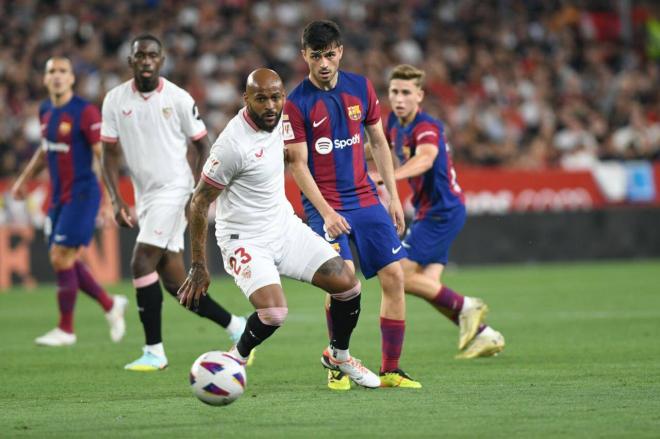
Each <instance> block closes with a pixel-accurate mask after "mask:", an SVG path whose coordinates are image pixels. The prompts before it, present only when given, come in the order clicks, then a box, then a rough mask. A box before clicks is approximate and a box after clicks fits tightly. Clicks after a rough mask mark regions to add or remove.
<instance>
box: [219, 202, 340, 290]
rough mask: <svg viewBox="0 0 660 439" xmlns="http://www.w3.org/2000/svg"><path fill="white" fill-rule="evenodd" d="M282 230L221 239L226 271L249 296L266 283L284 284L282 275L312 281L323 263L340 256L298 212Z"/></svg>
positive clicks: (220, 243) (220, 244)
mask: <svg viewBox="0 0 660 439" xmlns="http://www.w3.org/2000/svg"><path fill="white" fill-rule="evenodd" d="M279 231H280V232H279V233H278V234H277V235H276V236H268V237H258V238H242V237H241V236H240V235H238V234H236V235H231V236H228V237H223V238H222V239H218V246H219V247H220V251H221V252H222V259H223V262H224V267H225V270H226V271H227V273H229V274H230V275H231V276H233V278H234V281H235V282H236V285H238V287H239V288H240V289H241V291H243V293H244V294H245V296H246V297H250V295H251V294H252V293H254V292H255V291H256V290H258V289H259V288H262V287H265V286H267V285H273V284H277V285H281V281H280V275H281V276H286V277H289V278H291V279H295V280H300V281H303V282H307V283H310V282H311V281H312V277H314V274H315V273H316V271H317V270H318V269H319V267H321V265H323V264H324V263H325V262H326V261H328V260H330V259H332V258H335V257H337V256H338V254H337V252H336V251H335V250H334V249H333V248H332V246H331V245H330V244H328V243H327V242H326V241H325V240H324V239H323V238H321V237H320V236H319V235H317V234H316V233H314V231H312V229H310V228H309V227H308V226H307V225H306V224H304V223H303V222H302V221H301V220H300V218H298V217H297V216H295V215H291V216H290V217H289V219H288V220H287V222H286V224H283V225H282V228H281V229H279Z"/></svg>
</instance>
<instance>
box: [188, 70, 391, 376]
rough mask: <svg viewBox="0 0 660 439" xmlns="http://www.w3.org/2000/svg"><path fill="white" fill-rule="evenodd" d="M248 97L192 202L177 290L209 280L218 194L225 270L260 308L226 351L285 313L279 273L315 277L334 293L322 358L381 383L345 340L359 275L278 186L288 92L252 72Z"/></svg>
mask: <svg viewBox="0 0 660 439" xmlns="http://www.w3.org/2000/svg"><path fill="white" fill-rule="evenodd" d="M244 99H245V104H246V107H245V108H243V109H241V110H240V112H239V113H238V115H236V116H235V117H234V118H233V119H232V120H231V121H230V122H229V124H228V125H227V127H226V128H225V130H224V131H223V132H222V134H221V135H220V137H218V140H216V142H215V144H214V145H213V149H212V150H211V154H210V156H209V158H208V160H207V162H206V164H205V165H204V171H203V175H202V179H201V181H200V182H199V184H198V185H197V188H196V189H195V193H194V194H193V198H192V202H191V215H190V238H191V251H192V264H191V268H190V272H189V274H188V278H187V279H186V281H185V283H184V284H183V286H182V287H181V289H180V291H179V296H180V300H181V303H185V304H186V306H188V307H191V306H197V302H198V301H199V300H201V299H203V297H204V295H205V293H206V290H207V288H208V286H209V283H210V278H209V273H208V271H207V268H206V235H207V213H208V208H209V205H210V204H211V202H212V201H213V200H215V199H216V198H217V207H216V232H215V233H216V238H217V242H218V246H219V247H220V250H221V251H222V256H223V260H224V264H225V270H227V272H228V273H229V274H231V275H232V276H233V277H234V280H235V281H236V284H237V285H238V286H239V288H240V289H241V290H242V291H243V293H244V294H245V295H246V296H247V297H248V299H249V300H250V302H251V303H252V305H253V306H254V308H255V310H256V312H255V313H253V314H252V315H251V316H250V317H249V318H248V321H247V327H246V328H245V331H244V332H243V335H242V336H241V338H240V340H239V342H238V344H237V345H236V346H234V347H233V348H232V350H231V353H232V354H233V355H235V356H236V357H237V358H238V359H239V360H242V361H245V360H246V359H247V358H248V356H249V355H250V352H251V351H252V349H254V347H255V346H258V345H259V344H261V343H262V342H263V341H264V340H265V339H267V338H268V337H270V336H271V335H272V334H273V333H274V332H275V331H276V330H277V328H279V327H280V326H281V325H282V323H283V322H284V319H285V318H286V315H287V313H288V308H287V302H286V298H285V296H284V291H283V290H282V285H281V283H280V275H284V276H287V277H290V278H293V279H297V280H302V281H305V282H309V283H312V284H313V285H316V286H318V287H320V288H322V289H323V290H325V291H327V292H328V293H329V294H330V295H331V304H330V316H331V318H332V320H333V328H334V331H333V334H332V340H330V346H329V347H328V349H326V350H325V351H324V352H323V356H322V357H321V361H322V363H323V365H324V366H325V367H327V368H329V369H333V370H341V371H342V372H343V373H345V374H346V375H348V376H349V377H350V378H351V379H352V380H353V381H354V382H355V383H357V384H359V385H361V386H365V387H378V386H380V379H379V377H378V376H377V375H376V374H374V373H373V372H371V371H370V370H368V369H367V368H365V367H364V366H362V364H361V363H360V361H359V360H356V359H355V358H353V357H351V356H350V354H349V351H348V345H349V340H350V336H351V333H352V332H353V329H354V328H355V325H356V324H357V321H358V317H359V313H360V287H361V286H360V282H359V281H358V280H357V278H356V277H355V275H354V274H353V273H352V272H351V270H350V269H349V268H348V266H347V265H346V263H345V262H344V260H343V259H342V258H341V257H340V256H338V255H337V253H336V252H335V250H334V249H333V248H332V246H330V244H328V243H327V242H326V241H325V240H324V239H323V238H321V237H320V236H318V235H317V234H316V233H314V232H313V231H312V229H310V228H309V227H307V226H306V225H305V224H303V222H302V221H301V220H300V218H298V217H297V216H295V214H294V213H293V208H292V207H291V204H289V202H288V200H287V199H286V196H285V193H284V141H283V138H282V133H281V124H280V123H279V122H280V117H281V115H282V107H283V105H284V100H285V93H284V87H283V86H282V80H281V79H280V77H279V76H278V75H277V73H275V72H274V71H272V70H269V69H258V70H255V71H254V72H252V73H251V74H250V76H249V77H248V80H247V85H246V91H245V94H244Z"/></svg>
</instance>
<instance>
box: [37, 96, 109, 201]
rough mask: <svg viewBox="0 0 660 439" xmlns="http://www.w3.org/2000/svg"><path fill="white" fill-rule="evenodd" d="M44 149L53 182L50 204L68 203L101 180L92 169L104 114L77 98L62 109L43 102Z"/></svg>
mask: <svg viewBox="0 0 660 439" xmlns="http://www.w3.org/2000/svg"><path fill="white" fill-rule="evenodd" d="M39 119H40V121H41V137H42V143H41V147H42V148H43V149H44V150H45V151H46V154H47V160H48V170H49V171H50V181H51V186H52V190H51V204H52V205H53V206H56V205H59V204H61V203H67V202H69V201H70V200H71V198H72V196H73V195H77V194H80V193H82V192H85V191H87V190H89V189H90V185H95V186H96V187H95V190H98V181H97V179H96V175H95V174H94V170H93V168H92V160H93V157H94V153H93V151H92V145H94V144H95V143H97V142H99V140H100V134H101V113H100V112H99V110H98V108H96V107H95V106H94V105H92V104H90V103H89V102H87V101H85V100H84V99H82V98H79V97H78V96H74V97H73V98H72V99H71V100H70V101H69V102H67V103H66V104H65V105H63V106H61V107H56V106H54V105H53V104H52V102H51V101H50V99H47V100H45V101H44V102H42V103H41V106H40V108H39Z"/></svg>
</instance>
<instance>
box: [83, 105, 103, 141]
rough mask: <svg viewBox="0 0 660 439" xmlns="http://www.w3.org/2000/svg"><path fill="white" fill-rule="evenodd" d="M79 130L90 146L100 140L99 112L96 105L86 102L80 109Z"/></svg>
mask: <svg viewBox="0 0 660 439" xmlns="http://www.w3.org/2000/svg"><path fill="white" fill-rule="evenodd" d="M80 130H81V131H82V133H83V135H84V136H85V139H86V140H87V143H88V144H89V145H90V146H91V145H94V144H95V143H98V142H99V140H101V112H100V111H99V109H98V108H96V105H92V104H88V105H87V106H86V107H85V109H84V110H83V111H82V114H81V115H80Z"/></svg>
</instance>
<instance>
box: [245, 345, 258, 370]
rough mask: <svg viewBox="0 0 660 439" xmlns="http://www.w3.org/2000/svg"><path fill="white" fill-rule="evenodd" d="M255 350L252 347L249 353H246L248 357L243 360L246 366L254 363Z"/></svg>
mask: <svg viewBox="0 0 660 439" xmlns="http://www.w3.org/2000/svg"><path fill="white" fill-rule="evenodd" d="M256 351H257V350H256V349H252V350H251V351H250V355H248V359H247V361H246V362H245V366H246V367H249V366H252V363H254V353H255V352H256Z"/></svg>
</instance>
